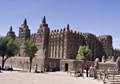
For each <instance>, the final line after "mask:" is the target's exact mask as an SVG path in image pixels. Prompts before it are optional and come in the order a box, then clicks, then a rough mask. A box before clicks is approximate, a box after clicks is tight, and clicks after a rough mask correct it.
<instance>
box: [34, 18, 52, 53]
mask: <svg viewBox="0 0 120 84" xmlns="http://www.w3.org/2000/svg"><path fill="white" fill-rule="evenodd" d="M49 33H50V28H48V24H46V18H45V16H44V17H43V21H42V23H41V24H40V27H39V28H38V31H37V34H36V45H37V47H38V49H39V51H38V52H39V53H42V52H43V51H44V50H45V49H46V54H47V51H48V42H49ZM39 55H40V54H39Z"/></svg>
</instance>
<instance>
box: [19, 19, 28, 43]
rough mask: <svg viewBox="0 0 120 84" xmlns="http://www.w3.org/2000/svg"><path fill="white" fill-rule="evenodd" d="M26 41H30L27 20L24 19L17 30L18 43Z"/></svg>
mask: <svg viewBox="0 0 120 84" xmlns="http://www.w3.org/2000/svg"><path fill="white" fill-rule="evenodd" d="M27 39H30V29H29V28H28V26H27V20H26V18H25V20H24V22H23V24H22V25H21V27H20V29H19V40H20V42H24V41H25V40H27Z"/></svg>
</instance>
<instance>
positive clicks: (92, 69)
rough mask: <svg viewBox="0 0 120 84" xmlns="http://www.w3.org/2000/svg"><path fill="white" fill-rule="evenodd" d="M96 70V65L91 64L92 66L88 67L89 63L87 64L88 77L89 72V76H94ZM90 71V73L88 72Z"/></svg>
mask: <svg viewBox="0 0 120 84" xmlns="http://www.w3.org/2000/svg"><path fill="white" fill-rule="evenodd" d="M95 70H96V67H95V66H94V67H93V66H92V65H91V66H90V67H88V65H87V67H86V77H88V74H89V76H90V77H94V75H95V74H94V72H95ZM88 71H89V73H88Z"/></svg>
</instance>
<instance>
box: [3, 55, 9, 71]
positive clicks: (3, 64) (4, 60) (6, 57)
mask: <svg viewBox="0 0 120 84" xmlns="http://www.w3.org/2000/svg"><path fill="white" fill-rule="evenodd" d="M7 59H8V57H6V58H5V59H4V56H2V70H3V69H4V64H5V61H6V60H7Z"/></svg>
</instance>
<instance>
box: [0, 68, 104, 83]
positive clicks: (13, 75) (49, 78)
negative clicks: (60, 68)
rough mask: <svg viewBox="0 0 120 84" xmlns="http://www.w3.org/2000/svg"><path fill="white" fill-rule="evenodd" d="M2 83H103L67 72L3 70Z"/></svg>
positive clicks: (0, 74)
mask: <svg viewBox="0 0 120 84" xmlns="http://www.w3.org/2000/svg"><path fill="white" fill-rule="evenodd" d="M0 84H103V83H102V82H101V81H97V80H93V78H90V77H85V78H84V79H83V78H82V77H77V78H76V77H74V75H72V76H70V74H68V75H67V72H46V73H33V72H32V73H29V72H21V71H17V70H16V71H12V72H11V71H2V72H1V73H0Z"/></svg>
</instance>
